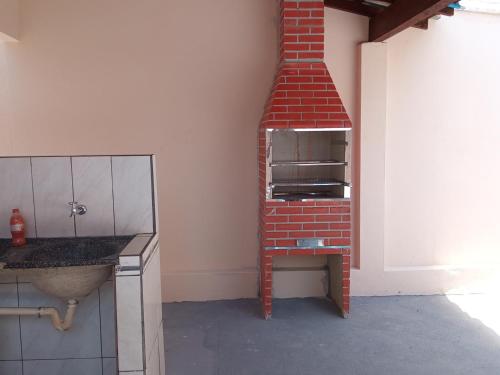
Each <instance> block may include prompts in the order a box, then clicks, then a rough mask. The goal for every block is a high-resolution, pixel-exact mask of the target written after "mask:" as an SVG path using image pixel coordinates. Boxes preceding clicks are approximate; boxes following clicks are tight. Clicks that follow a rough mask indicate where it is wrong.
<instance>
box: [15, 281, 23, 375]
mask: <svg viewBox="0 0 500 375" xmlns="http://www.w3.org/2000/svg"><path fill="white" fill-rule="evenodd" d="M16 292H17V307H21V303H20V301H21V298H20V296H19V283H18V282H17V276H16ZM17 318H18V321H19V345H20V346H19V349H20V352H21V353H20V354H21V374H22V375H24V356H23V335H22V331H21V316H18V317H17Z"/></svg>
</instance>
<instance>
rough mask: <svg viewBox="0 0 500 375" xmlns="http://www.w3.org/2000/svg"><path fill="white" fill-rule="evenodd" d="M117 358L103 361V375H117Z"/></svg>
mask: <svg viewBox="0 0 500 375" xmlns="http://www.w3.org/2000/svg"><path fill="white" fill-rule="evenodd" d="M116 365H117V363H116V358H103V359H102V375H116V372H117V368H116Z"/></svg>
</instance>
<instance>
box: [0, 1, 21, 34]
mask: <svg viewBox="0 0 500 375" xmlns="http://www.w3.org/2000/svg"><path fill="white" fill-rule="evenodd" d="M18 37H19V1H18V0H0V42H14V41H17V38H18Z"/></svg>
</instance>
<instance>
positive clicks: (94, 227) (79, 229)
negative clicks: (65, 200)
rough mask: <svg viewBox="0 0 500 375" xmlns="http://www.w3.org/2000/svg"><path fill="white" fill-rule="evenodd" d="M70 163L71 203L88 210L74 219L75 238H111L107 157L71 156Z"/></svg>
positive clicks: (109, 165) (112, 221) (112, 228)
mask: <svg viewBox="0 0 500 375" xmlns="http://www.w3.org/2000/svg"><path fill="white" fill-rule="evenodd" d="M72 163H73V191H74V197H75V201H77V202H78V203H80V204H84V205H85V206H87V209H88V211H87V213H86V214H85V215H81V216H80V215H77V216H76V235H77V236H112V235H114V217H113V190H112V179H111V157H109V156H96V157H73V158H72Z"/></svg>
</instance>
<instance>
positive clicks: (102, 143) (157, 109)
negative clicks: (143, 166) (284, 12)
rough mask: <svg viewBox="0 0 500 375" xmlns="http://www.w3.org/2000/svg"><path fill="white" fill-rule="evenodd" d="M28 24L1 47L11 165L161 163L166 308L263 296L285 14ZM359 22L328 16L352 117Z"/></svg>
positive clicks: (121, 9)
mask: <svg viewBox="0 0 500 375" xmlns="http://www.w3.org/2000/svg"><path fill="white" fill-rule="evenodd" d="M21 20H22V22H21V26H22V28H21V38H20V39H21V42H20V43H18V44H16V45H11V44H3V45H0V120H1V127H0V132H1V133H0V150H1V153H2V154H3V155H53V154H109V153H117V154H120V153H155V154H156V155H157V164H158V182H159V200H160V216H161V218H160V219H161V220H160V222H161V224H160V225H161V227H160V231H161V238H162V273H163V282H164V299H166V300H184V299H188V300H198V299H202V300H203V299H216V298H237V297H254V296H256V293H257V273H256V264H257V263H256V259H257V178H256V175H257V171H256V167H257V163H256V148H257V145H256V137H257V134H256V130H257V126H258V123H259V120H260V117H261V115H262V111H263V106H264V102H265V101H266V99H267V96H268V94H269V90H270V87H271V83H272V80H273V77H274V73H275V71H276V63H277V60H276V58H277V48H278V47H277V30H278V29H277V22H278V6H277V1H269V0H245V1H233V0H217V1H211V2H202V1H197V0H185V1H182V2H179V1H162V0H148V1H145V2H137V1H134V0H112V1H105V2H102V1H98V0H91V1H89V0H85V1H83V0H79V1H65V0H44V1H37V0H24V1H21ZM359 20H365V18H364V17H356V16H352V15H347V16H346V17H345V18H344V14H343V13H342V12H333V11H328V12H327V23H328V24H327V30H328V34H327V38H328V39H332V38H331V35H332V34H331V30H336V32H338V35H339V38H338V39H337V40H338V42H335V43H331V44H329V45H328V47H327V53H328V54H329V57H328V62H329V64H330V65H331V66H332V69H333V71H334V74H335V76H338V77H339V79H338V86H339V91H340V92H341V94H342V96H343V98H344V100H345V104H346V107H347V109H348V110H349V111H350V113H351V115H354V113H353V108H354V98H355V91H354V80H355V72H354V71H353V70H352V65H353V64H354V61H355V58H356V55H355V49H354V47H355V45H354V41H355V40H356V38H359V33H360V32H359V30H358V28H359V27H360V25H361V24H362V23H363V22H365V21H359ZM336 24H338V25H336ZM337 55H339V56H342V58H338V59H337V58H335V57H332V56H337Z"/></svg>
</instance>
